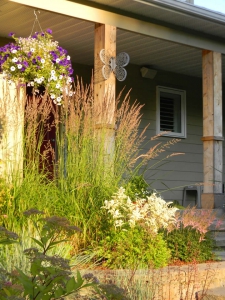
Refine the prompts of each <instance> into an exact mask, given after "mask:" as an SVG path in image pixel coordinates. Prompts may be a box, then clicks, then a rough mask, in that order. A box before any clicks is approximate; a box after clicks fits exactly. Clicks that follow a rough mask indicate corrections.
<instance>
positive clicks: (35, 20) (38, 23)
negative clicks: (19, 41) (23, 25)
mask: <svg viewBox="0 0 225 300" xmlns="http://www.w3.org/2000/svg"><path fill="white" fill-rule="evenodd" d="M37 13H39V14H40V11H39V10H36V9H35V10H34V15H35V19H34V24H33V27H32V30H31V34H30V36H32V34H33V31H34V27H35V25H36V23H37V25H38V26H39V28H40V29H41V32H43V30H42V28H41V24H40V22H39V20H38V16H37Z"/></svg>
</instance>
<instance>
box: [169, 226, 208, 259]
mask: <svg viewBox="0 0 225 300" xmlns="http://www.w3.org/2000/svg"><path fill="white" fill-rule="evenodd" d="M164 238H165V241H166V243H167V246H168V248H169V249H170V251H171V259H172V260H173V261H177V260H180V261H183V262H192V261H196V262H205V261H207V260H211V259H213V253H212V250H213V247H214V241H213V239H212V238H211V237H210V234H209V233H207V234H206V235H205V236H204V239H203V240H201V234H200V232H199V231H197V230H196V229H194V228H193V227H190V226H188V227H185V228H180V229H175V230H173V231H171V232H170V233H164Z"/></svg>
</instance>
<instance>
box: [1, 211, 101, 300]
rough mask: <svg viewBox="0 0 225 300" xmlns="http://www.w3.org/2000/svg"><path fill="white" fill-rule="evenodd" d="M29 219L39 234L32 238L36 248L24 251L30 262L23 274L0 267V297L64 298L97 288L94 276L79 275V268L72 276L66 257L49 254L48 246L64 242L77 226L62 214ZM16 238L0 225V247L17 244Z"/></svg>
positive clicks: (45, 299) (29, 213)
mask: <svg viewBox="0 0 225 300" xmlns="http://www.w3.org/2000/svg"><path fill="white" fill-rule="evenodd" d="M24 214H25V216H28V217H29V216H31V215H39V214H41V215H42V214H43V213H42V212H41V211H38V210H37V209H31V210H29V211H26V212H25V213H24ZM32 221H33V224H34V227H35V228H36V229H37V232H38V233H39V236H38V237H37V238H36V237H35V238H34V237H33V238H32V240H33V241H34V242H35V244H36V247H32V248H28V249H26V250H25V251H24V255H25V256H26V257H27V258H28V260H29V262H30V270H29V272H27V273H25V272H23V271H22V270H21V269H20V268H18V267H16V268H15V270H13V271H12V272H7V270H4V269H0V299H24V300H25V299H27V300H34V299H36V300H50V299H63V297H64V296H68V295H71V294H74V293H76V294H77V293H78V292H79V291H80V290H81V289H84V288H87V287H93V288H94V289H95V291H97V282H95V278H94V277H93V276H91V277H90V276H83V277H82V276H81V274H80V272H79V271H77V273H76V276H73V275H72V272H71V268H70V265H69V260H66V259H63V258H62V257H60V256H57V255H53V256H51V255H49V254H48V252H49V250H50V249H52V248H54V247H55V246H56V245H58V244H60V243H62V242H65V241H67V238H70V237H71V236H72V235H74V233H75V232H76V231H80V229H79V228H77V227H76V226H73V225H71V224H70V222H69V221H68V220H67V219H66V218H64V217H56V216H52V217H43V216H41V217H37V216H36V217H34V216H33V218H32ZM17 239H18V235H17V234H15V233H13V232H11V231H9V230H7V229H6V228H5V227H3V226H0V246H2V245H7V244H9V245H11V244H14V243H17Z"/></svg>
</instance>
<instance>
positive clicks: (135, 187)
mask: <svg viewBox="0 0 225 300" xmlns="http://www.w3.org/2000/svg"><path fill="white" fill-rule="evenodd" d="M125 190H126V195H127V196H129V197H130V199H131V200H132V201H134V200H135V199H136V198H143V199H145V198H146V197H148V196H151V194H152V191H150V190H149V185H148V183H147V182H146V181H145V179H144V177H143V175H135V176H133V177H131V179H130V180H129V181H128V183H127V184H126V185H125Z"/></svg>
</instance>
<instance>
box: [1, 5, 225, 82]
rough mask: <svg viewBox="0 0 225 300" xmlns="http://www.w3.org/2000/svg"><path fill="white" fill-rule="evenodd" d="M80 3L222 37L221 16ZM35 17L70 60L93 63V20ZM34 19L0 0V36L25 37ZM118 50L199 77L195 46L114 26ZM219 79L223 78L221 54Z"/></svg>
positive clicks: (43, 13) (198, 53) (22, 8)
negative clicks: (66, 52)
mask: <svg viewBox="0 0 225 300" xmlns="http://www.w3.org/2000/svg"><path fill="white" fill-rule="evenodd" d="M46 1H47V0H46ZM54 1H56V0H54ZM76 2H79V1H76ZM81 2H82V3H85V2H89V4H90V2H92V3H93V4H94V5H95V6H96V5H97V6H99V5H103V4H104V8H105V7H106V5H108V9H109V10H110V11H115V10H118V9H119V10H126V11H127V13H128V14H134V13H135V14H138V15H139V17H140V16H144V17H148V18H151V19H154V16H155V15H157V17H158V16H159V17H158V21H157V22H161V21H163V22H164V23H170V24H171V26H179V27H180V28H184V29H185V30H193V29H194V28H196V27H197V28H198V31H202V32H204V33H205V34H207V35H213V36H214V37H218V36H219V37H223V38H224V37H225V20H224V22H223V19H221V20H220V21H218V22H216V23H214V22H213V21H209V20H205V19H204V18H203V19H202V18H200V19H199V18H198V17H194V16H192V15H190V16H187V18H184V16H183V15H182V14H181V13H176V12H175V13H173V11H171V12H170V13H168V11H167V13H166V11H161V13H160V11H159V7H154V6H152V7H151V9H146V7H148V6H147V5H145V4H143V5H140V3H138V2H136V1H133V0H96V1H80V3H81ZM94 2H95V3H94ZM150 2H152V1H149V3H150ZM156 2H157V1H156ZM128 4H129V5H128ZM34 6H35V1H34ZM127 7H129V9H127ZM163 12H164V13H163ZM38 19H39V22H40V24H41V27H42V29H43V30H46V29H47V28H51V29H52V30H53V36H54V38H55V39H56V40H58V41H59V43H60V45H61V46H62V47H64V48H66V49H67V50H68V52H69V54H70V55H71V58H72V61H73V62H76V63H81V64H86V65H93V58H94V23H91V22H87V21H83V20H82V19H75V18H72V17H69V16H65V15H60V14H56V13H52V12H49V11H45V10H41V11H40V13H39V14H38ZM34 20H35V16H34V8H32V7H29V6H24V5H21V4H17V3H14V2H10V1H8V0H0V37H5V38H6V37H8V34H9V32H15V34H16V36H24V37H25V36H29V35H30V34H31V31H32V27H33V23H34ZM212 24H214V25H213V26H212ZM39 30H40V29H39V28H38V27H36V28H35V31H39ZM121 51H125V52H127V53H128V54H129V55H130V63H131V64H135V65H139V66H151V67H152V68H155V69H160V70H166V71H171V72H176V73H180V74H185V75H191V76H195V77H201V73H202V63H201V50H200V49H197V48H193V47H188V46H184V45H180V44H176V43H172V42H168V41H163V40H160V39H156V38H152V37H147V36H143V35H140V34H137V33H132V32H129V31H125V30H121V29H118V31H117V52H121ZM223 80H224V81H225V56H224V55H223Z"/></svg>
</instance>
